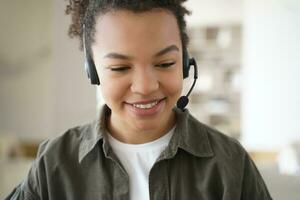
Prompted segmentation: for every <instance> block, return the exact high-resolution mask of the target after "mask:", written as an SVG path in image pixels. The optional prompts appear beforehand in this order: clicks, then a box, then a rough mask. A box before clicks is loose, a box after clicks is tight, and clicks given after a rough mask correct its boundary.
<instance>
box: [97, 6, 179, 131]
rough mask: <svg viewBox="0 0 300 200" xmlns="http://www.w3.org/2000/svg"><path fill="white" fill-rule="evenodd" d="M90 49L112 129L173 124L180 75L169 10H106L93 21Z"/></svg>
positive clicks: (176, 37)
mask: <svg viewBox="0 0 300 200" xmlns="http://www.w3.org/2000/svg"><path fill="white" fill-rule="evenodd" d="M92 51H93V58H94V62H95V65H96V68H97V72H98V75H99V78H100V89H101V93H102V95H103V98H104V100H105V102H106V104H107V105H108V107H109V108H110V109H111V111H112V112H111V117H110V124H111V126H112V127H114V128H115V129H116V130H120V131H121V130H126V131H128V132H130V131H131V132H140V133H144V132H152V131H163V130H166V129H168V127H169V128H170V126H173V124H174V113H173V112H172V108H173V107H174V105H175V104H176V101H177V100H178V98H179V97H180V94H181V90H182V83H183V78H182V76H183V75H182V46H181V39H180V33H179V28H178V25H177V22H176V18H175V16H174V15H173V14H172V13H170V12H168V11H164V10H154V11H149V12H143V13H133V12H131V11H124V10H121V11H115V12H108V13H107V14H105V15H102V16H100V17H99V18H98V20H97V21H96V33H95V42H94V43H93V45H92Z"/></svg>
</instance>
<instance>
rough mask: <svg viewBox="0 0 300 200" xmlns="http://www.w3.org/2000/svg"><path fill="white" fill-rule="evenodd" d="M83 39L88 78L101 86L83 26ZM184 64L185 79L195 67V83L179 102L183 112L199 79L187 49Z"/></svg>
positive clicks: (178, 104) (184, 52) (195, 66)
mask: <svg viewBox="0 0 300 200" xmlns="http://www.w3.org/2000/svg"><path fill="white" fill-rule="evenodd" d="M82 39H83V50H84V55H85V64H84V66H85V71H86V73H87V76H88V78H89V79H90V81H91V84H92V85H100V80H99V76H98V73H97V70H96V66H95V63H94V61H93V58H92V56H91V52H90V49H88V48H87V46H86V36H85V27H84V26H83V35H82ZM182 54H183V55H182V58H183V59H182V62H183V79H185V78H187V77H189V71H190V68H191V65H193V66H194V82H193V85H192V87H191V88H190V90H189V92H188V93H187V95H186V96H181V97H180V98H179V99H178V101H177V107H178V108H180V109H181V110H184V108H185V107H186V105H187V104H188V103H189V99H188V96H189V95H190V93H191V92H192V90H193V88H194V86H195V84H196V80H197V78H198V69H197V63H196V61H195V59H194V58H189V54H188V51H187V49H183V53H182Z"/></svg>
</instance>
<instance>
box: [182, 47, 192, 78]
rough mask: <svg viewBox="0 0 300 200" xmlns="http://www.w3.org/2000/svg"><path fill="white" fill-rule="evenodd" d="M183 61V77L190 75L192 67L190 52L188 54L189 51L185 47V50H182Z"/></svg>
mask: <svg viewBox="0 0 300 200" xmlns="http://www.w3.org/2000/svg"><path fill="white" fill-rule="evenodd" d="M182 54H183V55H182V63H183V66H182V67H183V70H182V71H183V79H185V78H187V77H189V72H190V67H191V64H190V58H189V54H188V51H187V49H183V52H182Z"/></svg>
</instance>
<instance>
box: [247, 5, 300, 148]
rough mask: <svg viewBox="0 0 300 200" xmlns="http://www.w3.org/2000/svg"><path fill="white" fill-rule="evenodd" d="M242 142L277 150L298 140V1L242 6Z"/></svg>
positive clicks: (299, 70) (299, 45)
mask: <svg viewBox="0 0 300 200" xmlns="http://www.w3.org/2000/svg"><path fill="white" fill-rule="evenodd" d="M244 11H245V18H244V33H245V34H244V45H243V46H244V50H243V51H244V59H243V60H244V61H243V62H244V64H243V65H244V70H243V76H244V88H243V96H242V100H243V104H242V115H243V116H242V120H243V124H242V133H243V141H244V143H245V145H246V146H247V147H248V148H251V149H260V150H278V149H279V148H280V147H282V146H283V145H284V144H286V143H289V142H291V141H296V140H300V126H299V122H300V120H299V113H300V104H299V103H300V83H299V74H300V54H299V52H300V38H299V36H300V1H298V0H246V1H245V5H244Z"/></svg>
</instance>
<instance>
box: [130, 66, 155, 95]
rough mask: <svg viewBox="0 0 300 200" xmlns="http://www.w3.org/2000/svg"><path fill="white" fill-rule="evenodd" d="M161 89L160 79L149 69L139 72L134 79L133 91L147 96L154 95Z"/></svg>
mask: <svg viewBox="0 0 300 200" xmlns="http://www.w3.org/2000/svg"><path fill="white" fill-rule="evenodd" d="M158 88H159V81H158V77H157V75H156V74H155V72H154V71H153V70H151V69H149V68H146V69H139V70H137V71H136V72H135V73H134V75H133V78H132V83H131V91H132V92H133V93H138V94H140V95H143V96H146V95H149V94H152V93H154V92H155V91H157V90H158Z"/></svg>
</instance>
